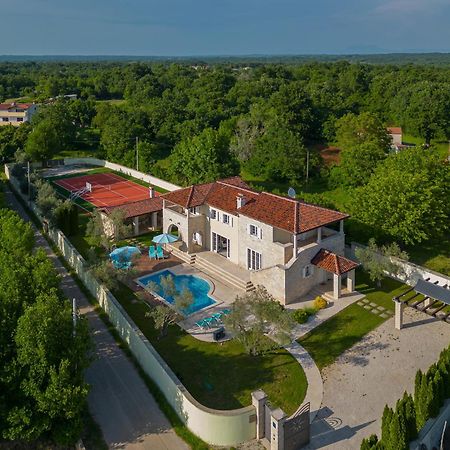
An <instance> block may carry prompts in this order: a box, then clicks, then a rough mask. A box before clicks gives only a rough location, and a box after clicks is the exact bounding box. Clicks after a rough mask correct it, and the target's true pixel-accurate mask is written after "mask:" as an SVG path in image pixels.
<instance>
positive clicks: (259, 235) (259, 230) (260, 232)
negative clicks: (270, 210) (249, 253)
mask: <svg viewBox="0 0 450 450" xmlns="http://www.w3.org/2000/svg"><path fill="white" fill-rule="evenodd" d="M258 237H259V238H260V239H262V229H261V228H259V227H258Z"/></svg>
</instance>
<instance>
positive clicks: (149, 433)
mask: <svg viewBox="0 0 450 450" xmlns="http://www.w3.org/2000/svg"><path fill="white" fill-rule="evenodd" d="M5 194H6V200H7V202H8V203H9V204H10V206H11V207H12V208H13V209H15V210H16V211H17V212H18V213H19V214H20V216H21V217H22V218H23V219H24V220H26V221H30V219H29V217H28V215H27V214H26V212H25V211H24V210H23V208H22V207H21V205H20V204H19V203H18V202H17V200H16V198H15V197H14V195H13V194H12V192H10V191H9V188H8V187H6V192H5ZM35 238H36V246H38V247H42V248H44V250H45V251H46V253H47V254H48V256H49V257H50V259H51V260H52V261H53V264H54V265H55V267H56V269H57V271H58V273H59V274H60V276H61V288H62V290H63V292H64V294H65V295H66V296H67V297H68V298H69V299H72V298H76V299H77V305H78V307H79V309H80V312H81V313H82V314H84V315H85V316H86V317H87V319H88V321H89V326H90V328H91V331H92V336H93V340H94V342H95V361H94V362H93V363H92V364H91V366H90V367H89V369H88V370H87V371H86V380H87V382H88V383H89V384H90V385H91V391H90V393H89V397H88V403H89V409H90V411H91V413H92V415H93V416H94V418H95V420H96V422H97V423H98V425H99V426H100V428H101V430H102V432H103V437H104V439H105V441H106V443H107V444H108V446H109V448H115V449H118V448H121V449H133V450H134V449H136V450H137V449H145V450H147V449H148V450H150V449H151V450H178V449H183V450H184V449H189V446H188V445H187V444H186V443H185V442H184V441H183V440H181V439H180V438H179V437H178V436H177V435H176V434H175V432H174V430H173V429H172V428H171V426H170V423H169V421H168V420H167V418H166V417H165V415H164V414H163V413H162V412H161V410H160V409H159V407H158V405H157V403H156V402H155V399H154V398H153V396H152V395H151V394H150V392H149V391H148V389H147V387H146V385H145V384H144V382H143V381H142V379H141V378H140V376H139V374H138V372H137V371H136V369H135V367H134V366H133V364H132V363H131V362H130V361H129V359H128V358H127V356H126V355H125V353H124V352H123V351H122V350H121V349H120V348H119V347H118V346H117V344H116V342H115V341H114V339H113V337H112V336H111V334H110V333H109V332H108V330H107V328H106V327H105V325H104V323H103V322H102V320H101V319H100V318H99V317H98V315H97V314H96V313H95V311H94V309H93V308H92V306H91V305H90V303H89V302H88V300H87V298H86V297H85V296H84V294H83V293H82V292H81V291H80V290H79V288H78V286H77V284H76V283H75V281H74V280H73V278H72V277H71V276H70V275H69V274H68V273H67V271H66V269H65V268H64V266H63V265H62V264H61V263H60V261H59V260H58V258H57V257H56V255H55V254H54V253H53V251H52V250H51V248H50V247H49V245H48V243H47V241H46V240H45V238H44V237H43V236H42V235H41V233H40V232H39V231H38V230H36V229H35Z"/></svg>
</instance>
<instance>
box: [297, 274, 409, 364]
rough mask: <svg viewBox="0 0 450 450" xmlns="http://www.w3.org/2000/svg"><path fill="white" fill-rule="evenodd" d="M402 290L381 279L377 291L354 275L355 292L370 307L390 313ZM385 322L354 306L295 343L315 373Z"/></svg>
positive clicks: (396, 285) (366, 276)
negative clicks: (313, 364) (311, 362)
mask: <svg viewBox="0 0 450 450" xmlns="http://www.w3.org/2000/svg"><path fill="white" fill-rule="evenodd" d="M406 289H407V286H405V285H403V284H401V283H399V282H398V281H395V280H392V279H390V278H385V279H384V280H383V281H382V284H381V288H378V287H377V286H376V285H375V283H373V282H372V281H370V279H369V276H368V275H367V273H365V272H363V271H362V270H358V271H357V273H356V290H357V291H359V292H361V293H362V294H365V296H366V297H367V299H368V300H369V301H370V302H371V303H376V304H377V305H379V306H383V307H384V308H386V309H389V310H391V311H393V309H394V303H393V301H392V298H393V297H394V296H395V295H398V294H400V293H402V292H404V291H406ZM385 320H387V319H383V318H382V317H380V316H378V315H375V314H373V313H371V312H369V311H367V310H366V309H364V308H363V307H362V306H359V305H357V304H356V303H354V304H352V305H350V306H348V307H347V308H345V309H344V310H342V311H341V312H339V313H338V314H336V315H335V316H333V317H332V318H331V319H329V320H327V321H326V322H324V323H323V324H321V325H319V326H318V327H317V328H315V329H314V330H313V331H312V332H311V333H309V334H307V335H306V336H304V337H302V338H301V339H300V340H299V342H300V344H301V345H303V346H304V347H305V349H306V350H307V351H308V352H309V353H310V355H311V356H312V357H313V359H314V361H315V362H316V364H317V366H318V367H319V369H323V368H324V367H326V366H328V365H330V364H332V363H333V362H334V361H335V360H336V359H337V358H338V357H339V356H340V355H341V354H342V353H343V352H344V351H345V350H347V349H349V348H350V347H352V346H353V345H355V344H356V343H357V342H358V341H360V340H361V338H362V337H363V336H364V335H366V334H367V333H369V332H370V331H372V330H373V329H375V328H376V327H378V326H379V325H381V324H382V323H383V322H384V321H385Z"/></svg>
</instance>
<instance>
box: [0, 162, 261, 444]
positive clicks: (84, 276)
mask: <svg viewBox="0 0 450 450" xmlns="http://www.w3.org/2000/svg"><path fill="white" fill-rule="evenodd" d="M5 173H7V176H8V177H9V171H8V170H5ZM10 181H11V183H12V185H13V188H14V190H15V191H16V192H17V193H18V195H20V196H21V197H22V198H24V197H23V196H22V195H21V194H20V191H19V189H18V183H17V182H16V180H14V179H12V180H11V179H10ZM33 210H34V211H35V213H36V214H37V215H38V217H39V211H38V210H37V209H36V208H35V207H34V205H33ZM49 237H50V239H51V240H52V241H53V242H54V243H55V244H56V245H57V246H58V248H59V250H60V251H61V253H62V255H63V257H64V259H65V260H66V261H67V262H68V263H69V265H70V266H71V267H73V269H74V270H75V272H76V273H77V275H78V276H79V278H80V279H81V281H82V282H83V284H84V285H85V286H86V287H87V289H88V290H89V291H90V292H91V293H92V295H93V296H94V297H95V298H97V300H98V302H99V304H100V305H101V306H102V308H103V309H104V311H105V312H106V314H107V315H108V318H109V320H110V321H111V322H112V324H113V325H114V327H115V328H116V330H117V331H118V333H119V335H120V337H121V338H122V339H123V340H124V341H125V342H127V344H128V346H129V348H130V350H131V352H132V353H133V355H134V356H135V357H136V359H137V360H138V361H139V364H140V365H141V366H142V368H143V370H144V371H145V372H146V374H147V375H148V376H149V377H150V378H152V380H153V381H154V382H155V383H156V385H157V386H158V388H159V389H160V390H161V392H162V393H163V394H164V396H165V397H166V399H167V401H168V402H169V403H170V405H171V406H172V408H173V409H174V410H175V412H176V413H177V415H178V416H179V417H180V419H181V420H182V422H183V423H185V424H186V426H187V427H188V428H189V429H190V430H191V431H192V432H193V433H195V434H196V435H197V436H199V437H200V438H201V439H203V440H204V441H206V442H208V443H209V444H212V445H219V446H235V445H237V444H239V443H241V442H245V441H249V440H252V439H254V438H255V436H256V417H255V408H254V406H248V407H245V408H240V409H236V410H230V411H219V410H214V409H211V408H207V407H205V406H203V405H201V404H200V403H199V402H197V401H196V400H195V399H194V398H193V397H192V395H191V394H190V393H189V392H188V390H187V389H186V388H185V387H184V386H183V384H182V383H181V382H180V380H179V379H178V378H177V377H176V375H175V374H174V373H173V371H172V370H171V369H170V367H169V366H168V365H167V364H166V363H165V361H164V360H163V359H162V358H161V357H160V356H159V354H158V353H157V351H156V350H155V349H154V348H153V346H152V345H151V344H150V342H149V341H148V340H147V338H146V337H145V336H144V335H143V334H142V332H141V331H140V330H139V328H138V327H137V326H136V325H135V324H134V322H133V321H132V319H131V318H130V317H129V316H128V314H127V313H126V311H125V310H124V309H123V308H122V306H121V305H120V303H119V302H118V301H117V300H116V298H115V297H114V296H113V295H112V294H111V292H109V291H108V289H106V288H105V287H104V286H103V285H100V284H99V283H98V282H97V280H96V279H95V278H94V277H93V276H92V275H91V274H90V272H88V271H87V270H86V268H85V261H84V259H83V257H82V256H81V255H80V254H79V253H78V252H77V250H76V249H75V248H74V247H73V246H72V244H71V243H70V242H69V241H68V240H67V238H66V237H65V236H64V234H63V233H62V232H61V231H59V230H57V229H51V230H49Z"/></svg>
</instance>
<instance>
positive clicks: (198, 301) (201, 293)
mask: <svg viewBox="0 0 450 450" xmlns="http://www.w3.org/2000/svg"><path fill="white" fill-rule="evenodd" d="M167 275H171V276H172V277H173V281H174V283H175V288H176V289H177V291H178V292H180V291H182V290H183V289H186V288H187V289H189V290H190V291H191V292H192V294H193V297H194V302H193V303H192V305H190V306H189V307H188V308H186V309H185V310H183V313H184V314H185V315H187V316H188V315H190V314H193V313H195V312H197V311H200V310H201V309H203V308H206V307H208V306H211V305H213V304H214V303H217V302H216V301H215V300H214V299H213V298H212V297H210V296H209V295H208V292H209V291H210V290H211V286H210V284H209V283H208V282H207V281H206V280H204V279H203V278H199V277H196V276H195V275H175V274H174V273H173V272H171V271H170V270H162V271H161V272H157V273H155V274H151V275H146V276H144V277H141V278H138V280H137V282H138V283H139V284H140V285H141V286H143V287H146V286H147V285H148V283H149V282H151V281H152V282H154V283H156V284H157V285H159V286H160V280H161V277H166V276H167ZM158 295H159V296H160V297H162V298H163V299H164V300H165V301H166V302H168V303H171V304H173V302H174V299H173V297H170V296H168V297H164V295H162V293H161V292H158Z"/></svg>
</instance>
